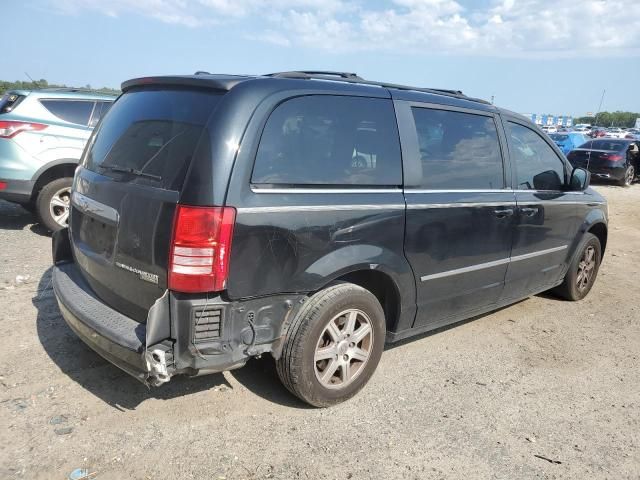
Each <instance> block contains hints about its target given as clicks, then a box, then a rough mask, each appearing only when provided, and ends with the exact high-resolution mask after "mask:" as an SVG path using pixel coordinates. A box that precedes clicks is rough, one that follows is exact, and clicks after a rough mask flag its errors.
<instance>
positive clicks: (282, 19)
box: [44, 0, 640, 56]
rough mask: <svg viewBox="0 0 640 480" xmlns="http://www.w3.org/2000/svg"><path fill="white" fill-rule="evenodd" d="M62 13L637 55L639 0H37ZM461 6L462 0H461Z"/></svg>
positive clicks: (254, 32)
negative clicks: (481, 1)
mask: <svg viewBox="0 0 640 480" xmlns="http://www.w3.org/2000/svg"><path fill="white" fill-rule="evenodd" d="M44 1H48V2H49V3H50V4H52V5H54V6H55V7H56V8H57V9H58V10H59V11H60V12H62V13H65V14H74V13H78V12H81V11H83V10H93V11H97V12H100V13H102V14H104V15H109V16H112V17H118V16H121V15H126V14H131V13H133V14H138V15H144V16H148V17H152V18H155V19H157V20H159V21H162V22H166V23H173V24H180V25H184V26H187V27H193V28H198V27H205V26H210V25H217V24H218V25H220V24H222V23H224V24H229V22H235V23H234V24H233V25H234V27H233V28H234V29H235V31H238V32H242V31H243V30H244V31H245V36H246V37H247V38H251V39H254V40H257V41H264V42H269V43H272V44H275V45H279V46H283V47H286V46H293V47H305V48H312V49H320V50H328V51H346V52H353V51H356V52H357V51H398V50H400V51H409V52H412V53H425V54H426V53H429V54H480V55H497V56H505V55H506V56H531V55H538V56H592V55H625V54H626V55H634V56H637V55H640V1H638V0H607V1H604V0H581V1H579V2H564V1H558V0H494V1H493V2H492V3H490V4H489V6H487V7H484V8H477V7H476V8H466V7H465V6H464V5H463V0H460V1H455V0H387V1H386V2H385V3H384V4H383V5H382V6H380V7H375V8H374V7H371V6H370V4H369V3H368V2H365V0H270V1H266V0H136V1H135V2H133V1H130V0H44ZM466 3H469V2H466Z"/></svg>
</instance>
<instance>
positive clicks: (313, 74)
mask: <svg viewBox="0 0 640 480" xmlns="http://www.w3.org/2000/svg"><path fill="white" fill-rule="evenodd" d="M265 77H277V78H321V77H338V78H342V79H353V80H364V78H362V77H360V76H358V74H357V73H350V72H334V71H332V70H295V71H291V72H276V73H268V74H267V75H265Z"/></svg>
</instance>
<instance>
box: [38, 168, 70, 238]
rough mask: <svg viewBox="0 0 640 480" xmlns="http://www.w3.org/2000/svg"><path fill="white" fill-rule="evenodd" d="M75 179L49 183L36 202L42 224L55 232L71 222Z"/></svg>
mask: <svg viewBox="0 0 640 480" xmlns="http://www.w3.org/2000/svg"><path fill="white" fill-rule="evenodd" d="M72 183H73V178H71V177H64V178H58V179H56V180H53V181H52V182H49V183H47V184H46V185H45V186H44V187H42V190H40V193H39V194H38V199H37V201H36V213H37V214H38V218H39V219H40V223H42V225H44V226H45V227H46V228H47V229H48V230H51V231H52V232H55V231H57V230H60V229H62V228H64V227H66V226H67V224H68V222H69V204H70V201H71V184H72Z"/></svg>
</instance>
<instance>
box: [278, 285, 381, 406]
mask: <svg viewBox="0 0 640 480" xmlns="http://www.w3.org/2000/svg"><path fill="white" fill-rule="evenodd" d="M350 309H351V310H352V311H360V312H361V313H364V314H365V316H366V317H358V318H367V321H370V326H371V331H372V336H371V337H370V338H371V340H370V343H369V350H368V351H369V356H368V358H367V359H366V361H364V362H362V364H360V363H357V364H356V363H354V365H358V366H359V367H360V369H359V370H358V371H357V373H356V374H355V375H354V376H353V379H352V380H350V383H347V384H346V385H345V386H344V387H340V386H337V387H336V386H333V385H332V386H331V388H328V387H326V386H325V385H323V384H322V383H321V381H320V379H319V378H318V374H317V373H316V372H317V370H318V365H319V364H322V361H318V362H316V361H315V355H316V348H317V347H318V345H319V343H320V342H321V341H322V336H323V335H325V334H326V328H327V327H328V325H329V323H330V322H333V321H334V319H335V317H336V316H337V315H340V313H341V312H345V311H347V310H350ZM342 318H344V322H345V323H344V324H343V327H342V328H344V331H347V327H346V321H347V320H346V315H345V317H338V320H335V321H336V322H338V321H340V319H342ZM359 325H360V326H362V324H359ZM356 333H357V331H356ZM385 333H386V324H385V317H384V311H383V310H382V307H381V306H380V302H378V299H377V298H376V297H375V296H374V295H373V294H372V293H371V292H369V291H368V290H366V289H364V288H362V287H360V286H358V285H354V284H351V283H340V284H335V285H332V286H329V287H327V288H326V289H324V290H321V291H320V292H318V293H316V294H314V295H312V296H311V297H310V298H309V299H308V300H307V301H306V302H305V303H304V305H303V306H302V308H301V309H300V311H299V312H298V314H297V315H295V317H294V318H293V319H292V320H291V321H290V322H288V324H285V326H284V334H285V343H284V347H283V350H282V355H281V357H280V358H279V359H278V360H277V362H276V368H277V371H278V376H279V377H280V380H281V381H282V383H283V384H284V386H285V387H286V388H287V389H288V390H289V391H290V392H291V393H293V394H294V395H296V396H297V397H298V398H300V399H301V400H303V401H305V402H307V403H308V404H310V405H313V406H315V407H328V406H331V405H335V404H337V403H340V402H343V401H345V400H348V399H349V398H351V397H353V396H354V395H355V394H356V393H358V392H359V391H360V390H361V389H362V388H363V387H364V386H365V385H366V383H367V382H368V381H369V379H370V378H371V376H372V375H373V372H374V371H375V369H376V367H377V366H378V362H379V361H380V357H381V355H382V351H383V349H384V343H385ZM345 335H346V334H345ZM344 342H348V340H344V339H343V341H342V342H340V343H341V344H343V343H344ZM351 345H353V344H349V345H348V346H351ZM343 346H344V345H343ZM358 346H359V345H356V347H358ZM338 347H339V344H337V343H336V345H335V348H336V351H337V352H340V350H339V348H338ZM338 357H340V359H338ZM342 357H344V359H347V358H349V357H348V355H342V354H341V353H339V354H337V355H336V363H339V362H340V361H342ZM351 361H352V360H351V359H348V360H347V363H349V364H350V365H351ZM326 362H333V358H332V359H331V360H327V361H326ZM354 362H355V360H354ZM349 368H351V367H349ZM340 372H341V373H340V375H342V374H343V372H344V370H343V367H340Z"/></svg>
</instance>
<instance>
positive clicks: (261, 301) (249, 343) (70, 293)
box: [53, 230, 305, 386]
mask: <svg viewBox="0 0 640 480" xmlns="http://www.w3.org/2000/svg"><path fill="white" fill-rule="evenodd" d="M61 232H65V230H61ZM62 237H64V233H60V232H57V234H56V235H54V248H53V250H54V259H55V258H60V257H62V258H68V257H67V256H66V255H64V253H65V252H66V249H64V248H61V247H60V245H65V242H64V238H62ZM53 289H54V291H55V295H56V298H57V300H58V305H59V307H60V311H61V312H62V316H63V317H64V319H65V321H66V322H67V324H68V325H69V327H71V329H72V330H73V331H74V332H75V333H76V334H77V335H78V337H80V339H81V340H82V341H84V342H85V343H86V344H87V345H88V346H89V347H91V348H92V349H93V350H95V351H96V352H97V353H98V354H100V355H101V356H103V357H104V358H105V359H107V360H108V361H109V362H111V363H113V364H114V365H116V366H117V367H119V368H121V369H122V370H124V371H125V372H127V373H129V374H130V375H132V376H134V377H135V378H137V379H138V380H140V381H142V382H144V383H146V384H149V385H153V386H158V385H160V384H162V383H165V382H167V381H169V380H170V378H171V377H172V376H173V375H175V374H187V375H198V374H206V373H214V372H221V371H225V370H232V369H234V368H238V367H241V366H243V365H244V364H245V363H246V361H247V360H248V359H249V358H250V357H253V356H257V355H261V354H263V353H267V352H270V353H271V354H272V355H274V357H276V358H278V357H279V355H280V351H281V348H282V337H281V327H282V324H283V322H284V321H285V320H286V318H288V316H289V315H293V314H295V312H296V310H297V308H298V307H299V305H300V304H301V302H302V299H303V298H304V297H305V296H304V295H301V294H290V295H282V296H274V297H268V298H258V299H250V300H244V301H238V302H229V301H225V300H223V299H222V298H220V296H216V297H213V298H208V297H207V296H204V297H198V296H195V297H194V296H191V295H185V294H175V293H172V292H168V291H167V292H166V293H165V295H163V296H162V297H161V298H159V299H158V300H157V301H156V303H155V304H154V305H153V306H152V307H151V309H150V310H149V315H148V317H147V322H146V324H145V323H139V322H137V321H135V320H133V319H131V318H129V317H127V316H126V315H123V314H121V313H120V312H118V311H117V310H114V309H113V308H111V307H110V306H109V305H107V304H105V303H103V302H102V300H100V298H98V297H97V296H96V294H95V293H94V292H93V290H92V289H91V287H90V286H89V284H88V283H87V282H86V280H85V279H84V277H83V275H82V273H81V272H80V270H79V268H78V266H77V264H76V263H74V262H73V261H72V260H64V261H58V262H57V263H56V265H55V266H54V267H53ZM205 308H214V309H217V310H219V311H220V318H221V324H220V326H219V327H217V328H218V330H219V331H220V334H219V337H217V338H215V339H211V340H208V341H205V342H202V341H198V339H197V338H196V337H197V336H198V334H197V332H198V331H199V330H198V328H199V324H198V315H197V314H198V313H200V312H202V311H204V309H205ZM170 312H171V313H170ZM169 319H171V323H170V324H169Z"/></svg>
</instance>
